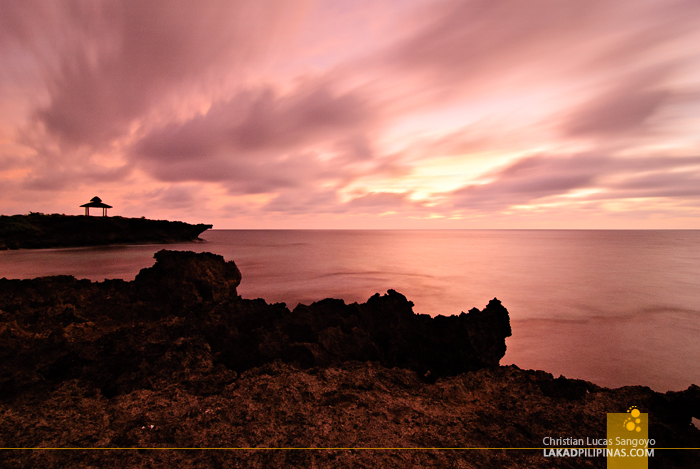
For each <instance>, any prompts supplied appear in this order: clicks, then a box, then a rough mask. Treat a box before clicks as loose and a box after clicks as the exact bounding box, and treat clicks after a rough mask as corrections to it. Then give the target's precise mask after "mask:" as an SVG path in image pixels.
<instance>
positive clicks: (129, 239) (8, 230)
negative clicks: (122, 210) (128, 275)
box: [0, 213, 212, 249]
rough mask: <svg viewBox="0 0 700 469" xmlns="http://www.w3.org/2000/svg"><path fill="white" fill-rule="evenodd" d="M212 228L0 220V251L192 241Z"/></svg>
mask: <svg viewBox="0 0 700 469" xmlns="http://www.w3.org/2000/svg"><path fill="white" fill-rule="evenodd" d="M211 227H212V225H204V224H199V225H191V224H188V223H183V222H180V221H167V220H148V219H145V218H122V217H86V216H71V215H58V214H52V215H44V214H41V213H30V214H29V215H13V216H5V215H2V216H0V249H23V248H25V249H26V248H28V249H37V248H56V247H75V246H98V245H105V244H126V243H173V242H182V241H193V240H197V239H199V238H198V237H199V235H200V234H202V233H203V232H204V231H206V230H208V229H210V228H211Z"/></svg>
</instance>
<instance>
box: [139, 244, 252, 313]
mask: <svg viewBox="0 0 700 469" xmlns="http://www.w3.org/2000/svg"><path fill="white" fill-rule="evenodd" d="M153 257H155V259H156V264H155V265H154V266H153V267H148V268H145V269H141V272H139V274H138V275H137V276H136V279H135V281H134V283H135V287H136V289H137V290H139V291H140V293H141V295H142V296H143V295H147V296H150V298H151V299H152V300H154V301H161V302H164V303H168V304H171V305H180V306H182V307H184V308H186V307H189V306H192V305H193V304H199V303H204V302H222V301H226V300H230V299H232V298H235V297H236V296H237V292H236V287H238V285H239V284H240V283H241V272H240V271H239V270H238V267H237V266H236V264H235V263H234V262H233V261H229V262H226V261H225V260H224V258H223V256H219V255H217V254H212V253H209V252H203V253H194V252H190V251H167V250H165V249H163V250H161V251H158V252H157V253H155V255H154V256H153Z"/></svg>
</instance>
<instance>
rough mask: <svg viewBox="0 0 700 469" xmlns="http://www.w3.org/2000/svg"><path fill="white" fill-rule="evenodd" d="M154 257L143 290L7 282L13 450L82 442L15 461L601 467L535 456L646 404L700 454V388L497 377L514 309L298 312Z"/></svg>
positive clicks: (5, 361) (373, 304) (3, 316)
mask: <svg viewBox="0 0 700 469" xmlns="http://www.w3.org/2000/svg"><path fill="white" fill-rule="evenodd" d="M155 259H156V263H155V265H154V266H153V267H150V268H146V269H143V270H142V271H141V272H140V273H139V274H138V275H137V277H136V279H135V280H134V281H131V282H125V281H122V280H105V281H104V282H90V281H88V280H77V279H75V278H73V277H69V276H58V277H43V278H37V279H32V280H7V279H0V446H1V447H3V448H37V447H44V448H78V449H73V450H42V451H36V450H3V452H2V453H0V458H3V460H4V461H5V464H6V465H7V467H38V466H41V467H48V468H58V467H91V466H93V467H108V466H110V467H175V466H177V467H186V468H189V467H273V468H274V467H341V468H342V467H348V468H349V467H367V468H369V467H372V468H378V467H382V468H384V467H435V468H437V467H441V468H442V467H468V468H472V467H473V468H476V467H510V468H520V467H527V468H530V467H533V468H534V467H561V468H574V467H576V468H579V467H601V468H602V467H606V460H605V458H600V457H590V456H586V453H585V452H584V453H581V454H582V456H580V457H573V458H569V457H547V458H545V456H544V455H543V450H542V449H537V448H542V447H543V446H552V447H554V446H557V447H560V446H568V442H576V443H571V445H572V446H579V444H578V443H579V442H580V441H585V442H589V441H592V442H596V445H594V446H599V442H601V441H602V440H603V439H605V437H606V412H625V411H626V410H627V409H628V408H629V407H630V406H636V407H637V408H638V409H640V410H641V411H642V412H645V413H648V414H649V416H650V421H651V422H652V424H651V425H650V427H649V438H653V439H654V443H655V446H656V447H657V448H698V447H700V430H698V429H697V428H695V427H694V426H693V425H692V424H691V419H692V417H696V418H699V417H700V387H698V386H694V385H693V386H691V387H689V388H688V389H687V390H685V391H681V392H667V393H657V392H654V391H653V390H651V389H649V388H647V387H642V386H629V387H623V388H618V389H608V388H604V387H600V386H597V385H595V384H594V383H590V382H586V381H582V380H576V379H567V378H565V377H563V376H560V377H558V378H555V377H553V376H552V375H551V374H549V373H546V372H544V371H535V370H523V369H520V368H518V367H517V366H512V365H511V366H500V365H499V361H500V359H501V358H502V357H503V356H504V354H505V352H506V342H505V341H506V338H507V337H508V336H510V335H511V328H510V318H509V313H508V311H507V309H506V308H505V307H504V306H503V305H502V304H501V302H500V301H498V300H497V299H493V300H491V301H490V302H489V304H488V305H487V306H486V307H484V308H483V309H481V310H479V309H477V308H474V309H472V310H470V311H469V312H467V313H462V314H460V315H458V316H449V317H445V316H438V317H429V316H427V315H418V314H415V313H414V312H413V308H412V307H413V304H412V303H411V302H410V301H408V300H407V299H406V298H405V297H404V296H403V295H401V294H400V293H398V292H395V291H393V290H389V291H388V292H387V293H386V294H384V295H380V294H376V295H374V296H372V297H371V298H369V299H368V300H367V302H365V303H362V304H358V303H353V304H346V303H345V302H344V301H342V300H337V299H325V300H322V301H318V302H316V303H312V304H310V305H298V306H296V307H295V308H294V310H291V311H290V310H289V309H288V308H287V306H286V305H285V304H283V303H278V304H268V303H267V302H265V301H264V300H263V299H244V298H241V297H240V296H239V295H238V293H237V287H238V285H239V283H240V281H241V273H240V271H239V270H238V268H237V266H236V264H235V263H234V262H233V261H228V262H226V261H225V260H224V259H223V258H222V257H221V256H218V255H214V254H210V253H201V254H195V253H192V252H177V251H165V250H163V251H160V252H158V253H156V255H155ZM547 442H555V443H552V444H551V445H549V444H548V443H547ZM81 448H82V449H81ZM90 448H121V449H111V450H110V449H101V450H94V449H92V450H91V449H90ZM134 448H170V449H162V450H157V449H150V450H149V449H140V450H137V449H134ZM174 448H204V449H184V450H183V449H179V450H178V449H174ZM214 448H238V449H228V450H216V449H214ZM256 448H257V449H256ZM275 448H276V449H275ZM392 448H393V449H392ZM445 448H469V449H461V450H459V449H445ZM479 448H481V449H479ZM483 448H490V449H483ZM501 448H531V449H528V450H519V449H514V450H507V449H506V450H503V449H501ZM532 448H534V449H532ZM549 449H550V450H551V448H549ZM552 451H553V452H554V454H556V451H554V450H552ZM560 452H561V451H560ZM589 453H590V451H589ZM545 454H546V453H545ZM567 454H568V452H567ZM653 465H654V466H655V467H664V468H686V467H699V466H700V451H694V450H662V449H657V450H656V454H655V457H654V459H653Z"/></svg>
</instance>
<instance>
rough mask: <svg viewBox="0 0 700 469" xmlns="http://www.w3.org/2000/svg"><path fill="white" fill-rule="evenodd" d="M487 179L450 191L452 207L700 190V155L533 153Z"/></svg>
mask: <svg viewBox="0 0 700 469" xmlns="http://www.w3.org/2000/svg"><path fill="white" fill-rule="evenodd" d="M484 178H490V179H491V180H490V182H487V183H484V184H471V185H467V186H465V187H463V188H461V189H458V190H456V191H453V192H452V193H450V200H451V202H452V204H453V206H454V207H455V208H457V209H470V210H477V211H489V210H504V209H507V208H509V207H513V206H522V205H527V204H536V203H539V202H542V201H553V200H554V198H556V197H560V196H565V195H569V194H572V193H573V192H574V191H580V190H584V189H587V190H590V191H591V193H590V194H589V195H585V196H581V197H578V198H577V200H587V201H592V200H609V199H625V198H640V197H641V198H644V197H646V198H649V197H688V196H690V197H695V196H697V195H700V190H699V189H698V187H700V184H698V181H700V157H638V158H622V157H611V156H601V155H595V154H576V155H572V156H562V155H535V156H528V157H524V158H521V159H519V160H517V161H516V162H514V163H512V164H510V165H508V166H506V167H504V168H502V169H499V170H497V171H494V172H493V173H491V174H486V175H484ZM560 201H561V200H560Z"/></svg>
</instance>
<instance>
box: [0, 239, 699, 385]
mask: <svg viewBox="0 0 700 469" xmlns="http://www.w3.org/2000/svg"><path fill="white" fill-rule="evenodd" d="M202 237H203V238H204V239H206V242H205V243H187V244H176V245H167V246H164V245H139V246H109V247H98V248H73V249H48V250H36V251H32V250H25V251H5V252H0V277H8V278H32V277H37V276H44V275H56V274H70V275H74V276H76V277H78V278H89V279H92V280H103V279H105V278H123V279H125V280H131V279H133V278H134V277H135V276H136V274H137V273H138V271H139V270H140V269H141V268H144V267H148V266H150V265H152V264H153V259H152V257H153V253H155V252H156V251H158V250H160V249H162V248H164V247H165V248H167V249H180V250H183V249H186V250H193V251H210V252H214V253H217V254H221V255H223V256H224V257H225V258H226V259H227V260H234V261H235V262H236V264H237V265H238V266H239V268H240V270H241V272H242V274H243V281H242V283H241V286H240V287H239V293H240V294H241V295H242V296H243V297H245V298H258V297H261V298H265V299H266V300H267V301H268V302H285V303H287V305H288V306H289V307H290V309H291V308H294V306H295V305H296V304H297V303H300V302H301V303H310V302H313V301H317V300H320V299H323V298H327V297H335V298H343V299H344V300H345V301H346V302H353V301H359V302H363V301H366V300H367V298H369V297H370V296H371V295H373V294H374V293H376V292H380V293H384V292H386V290H388V289H390V288H393V289H395V290H397V291H399V292H401V293H403V294H404V295H406V297H408V299H409V300H411V301H413V302H414V303H415V307H414V311H416V312H418V313H427V314H430V315H438V314H444V315H450V314H459V313H460V312H461V311H468V310H469V309H471V308H472V307H478V308H480V309H481V308H483V307H484V306H485V305H486V304H487V303H488V301H489V300H490V299H492V298H494V297H496V298H498V299H499V300H501V301H502V302H503V304H504V306H505V307H506V308H508V311H509V312H510V315H511V323H512V328H513V337H510V338H508V339H507V341H506V343H507V346H508V352H507V354H506V356H505V358H504V359H503V360H501V363H502V364H511V363H514V364H516V365H518V366H520V367H521V368H534V369H542V370H546V371H548V372H550V373H553V374H554V375H555V376H558V375H559V374H563V375H564V376H566V377H569V378H580V379H586V380H590V381H593V382H595V383H597V384H600V385H602V386H610V387H617V386H623V385H636V384H641V385H646V386H650V387H652V388H653V389H655V390H657V391H667V390H681V389H685V388H686V387H688V386H689V385H690V384H691V383H696V384H700V343H699V342H698V338H700V231H548V230H532V231H510V230H503V231H501V230H496V231H481V230H464V231H462V230H444V231H442V230H429V231H420V230H418V231H412V230H411V231H385V230H381V231H316V230H313V231H312V230H308V231H307V230H290V231H288V230H273V231H268V230H264V231H256V230H213V231H208V232H206V233H204V234H203V235H202Z"/></svg>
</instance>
